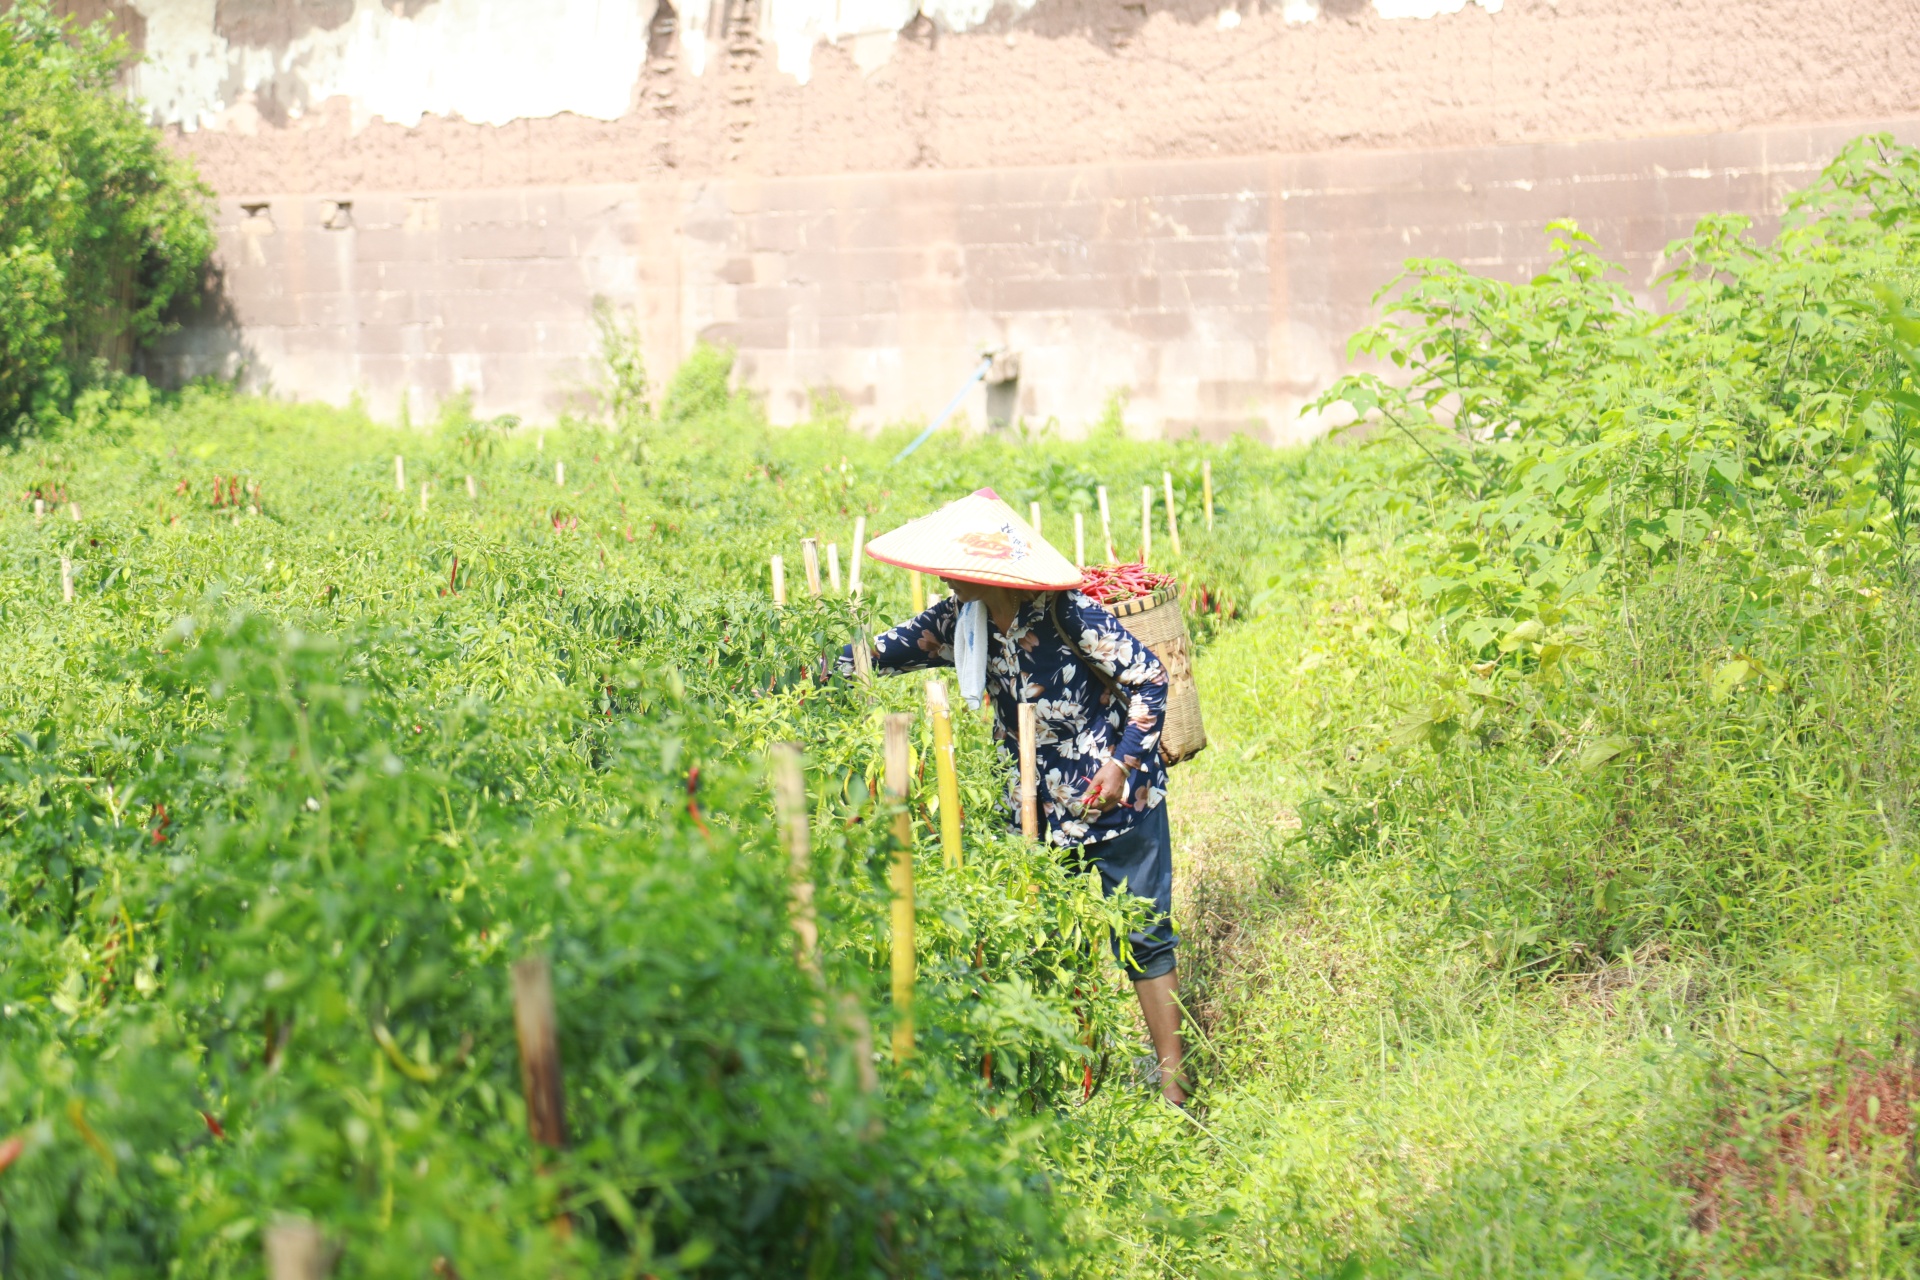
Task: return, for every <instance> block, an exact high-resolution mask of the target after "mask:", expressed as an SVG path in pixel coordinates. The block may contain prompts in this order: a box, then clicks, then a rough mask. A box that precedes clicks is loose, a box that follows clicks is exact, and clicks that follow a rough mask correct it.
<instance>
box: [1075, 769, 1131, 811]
mask: <svg viewBox="0 0 1920 1280" xmlns="http://www.w3.org/2000/svg"><path fill="white" fill-rule="evenodd" d="M1126 798H1127V771H1126V770H1125V769H1123V768H1122V767H1121V766H1120V763H1119V761H1117V760H1109V761H1107V762H1106V763H1105V764H1103V765H1101V766H1100V772H1098V773H1096V774H1094V775H1093V777H1092V778H1091V779H1089V780H1088V782H1087V794H1085V795H1083V796H1081V797H1080V807H1081V808H1083V809H1085V810H1086V811H1087V812H1088V813H1109V812H1111V811H1113V810H1114V809H1116V808H1118V807H1119V805H1120V802H1121V801H1123V800H1125V799H1126Z"/></svg>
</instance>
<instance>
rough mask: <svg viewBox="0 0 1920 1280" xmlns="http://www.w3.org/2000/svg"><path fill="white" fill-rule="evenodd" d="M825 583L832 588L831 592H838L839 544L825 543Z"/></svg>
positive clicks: (836, 593) (837, 593)
mask: <svg viewBox="0 0 1920 1280" xmlns="http://www.w3.org/2000/svg"><path fill="white" fill-rule="evenodd" d="M827 585H828V586H830V587H832V588H833V594H835V595H839V594H840V544H839V543H837V542H829V543H828V544H827Z"/></svg>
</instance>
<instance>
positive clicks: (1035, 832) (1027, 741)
mask: <svg viewBox="0 0 1920 1280" xmlns="http://www.w3.org/2000/svg"><path fill="white" fill-rule="evenodd" d="M1019 720H1020V834H1021V835H1023V836H1025V837H1026V838H1027V839H1029V840H1038V839H1039V838H1040V781H1039V779H1040V769H1039V765H1038V763H1037V761H1036V758H1035V752H1034V738H1035V736H1036V734H1037V729H1036V722H1035V719H1034V713H1033V704H1032V703H1031V702H1023V703H1021V704H1020V713H1019Z"/></svg>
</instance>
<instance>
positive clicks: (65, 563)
mask: <svg viewBox="0 0 1920 1280" xmlns="http://www.w3.org/2000/svg"><path fill="white" fill-rule="evenodd" d="M60 598H61V599H63V600H65V601H66V602H67V603H68V604H72V603H73V561H72V560H69V559H68V558H67V557H66V556H61V557H60Z"/></svg>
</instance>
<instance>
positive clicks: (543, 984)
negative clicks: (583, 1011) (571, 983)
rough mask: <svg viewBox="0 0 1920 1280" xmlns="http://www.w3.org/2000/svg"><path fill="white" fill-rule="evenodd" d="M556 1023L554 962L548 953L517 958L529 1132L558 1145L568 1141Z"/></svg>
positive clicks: (516, 1002)
mask: <svg viewBox="0 0 1920 1280" xmlns="http://www.w3.org/2000/svg"><path fill="white" fill-rule="evenodd" d="M557 1025H558V1020H557V1019H556V1018H555V1017H554V1012H553V966H552V965H551V964H550V963H549V962H548V960H547V958H546V957H545V956H528V957H527V958H526V959H524V960H516V961H514V962H513V1030H514V1035H515V1036H516V1037H517V1038H518V1040H519V1042H520V1088H521V1091H522V1092H523V1093H524V1094H525V1095H526V1100H527V1136H528V1137H530V1138H532V1139H533V1140H534V1141H535V1142H536V1143H538V1144H539V1145H541V1146H543V1147H550V1148H552V1149H553V1150H555V1151H559V1150H563V1149H564V1148H565V1147H566V1145H567V1111H566V1098H565V1096H564V1094H563V1092H562V1090H561V1084H560V1041H559V1036H558V1033H557Z"/></svg>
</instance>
